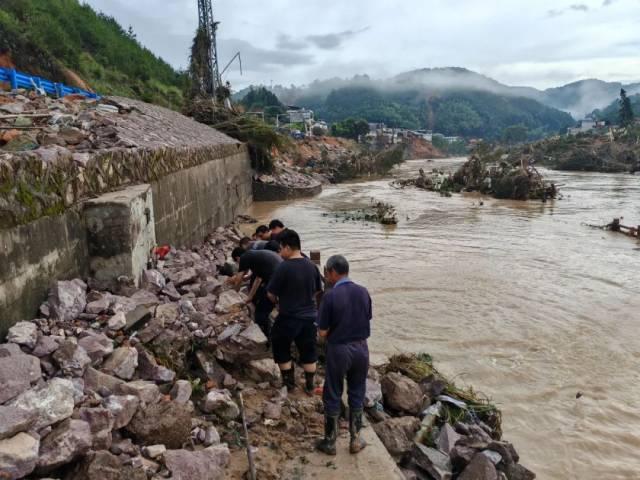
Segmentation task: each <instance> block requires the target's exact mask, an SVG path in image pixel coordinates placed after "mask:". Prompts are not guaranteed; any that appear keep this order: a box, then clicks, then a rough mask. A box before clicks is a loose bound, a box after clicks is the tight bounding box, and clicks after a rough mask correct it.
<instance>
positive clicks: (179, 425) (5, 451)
mask: <svg viewBox="0 0 640 480" xmlns="http://www.w3.org/2000/svg"><path fill="white" fill-rule="evenodd" d="M240 237H241V232H240V231H239V230H237V229H236V228H235V227H231V228H227V229H222V228H220V229H218V230H217V231H216V232H215V233H214V234H212V235H211V236H210V237H209V239H208V240H207V242H206V243H205V244H203V245H200V246H198V247H195V248H194V249H192V250H175V249H171V250H170V251H169V252H168V253H167V254H166V256H165V258H164V259H163V260H159V261H158V262H157V265H156V268H154V269H149V270H147V271H145V272H144V274H143V282H142V287H141V288H135V287H133V286H132V284H131V282H130V281H128V280H127V279H126V278H121V279H119V283H118V287H117V288H116V290H115V291H111V292H107V291H97V290H94V289H92V284H93V283H94V282H93V281H92V280H91V279H89V280H88V281H87V282H86V283H85V281H83V280H80V279H76V280H72V281H58V282H56V283H55V284H54V286H53V287H52V289H51V291H50V295H49V299H48V301H46V302H45V303H43V304H42V306H41V307H40V311H39V316H38V318H37V319H36V320H33V321H23V322H19V323H17V324H16V325H15V326H13V327H12V328H11V329H9V332H8V335H7V339H6V340H7V343H4V344H0V383H1V384H2V389H0V418H1V419H2V421H0V477H3V478H5V477H7V478H11V479H18V478H23V477H26V476H29V475H35V476H36V477H38V478H40V477H42V476H46V477H49V478H64V479H65V480H67V479H71V480H80V479H83V480H84V479H90V480H102V479H103V478H107V477H108V478H128V479H131V480H138V479H140V480H144V479H153V480H160V479H163V478H174V479H178V478H183V479H184V478H189V479H190V480H222V479H223V478H245V477H244V476H245V475H246V474H247V472H248V471H249V469H250V467H249V465H248V462H247V457H248V456H250V457H251V460H252V463H255V465H254V468H255V471H256V478H259V479H268V480H276V479H279V478H289V477H286V476H283V475H284V473H283V472H284V469H285V468H286V466H287V465H288V464H289V463H290V462H292V461H293V460H294V459H296V461H298V462H303V460H304V458H305V455H308V454H309V452H311V451H312V449H313V445H314V442H315V441H316V439H318V438H319V437H320V436H321V434H322V427H323V416H322V402H321V399H320V397H319V396H318V395H313V396H308V395H306V394H305V393H304V392H302V391H301V389H296V390H295V391H293V392H287V390H286V388H284V389H283V388H282V386H281V379H280V374H279V371H278V368H277V366H276V365H275V363H274V362H273V360H271V357H270V353H269V350H268V347H267V339H266V338H265V336H264V335H263V334H262V331H261V330H260V328H259V327H258V326H257V325H256V324H255V323H253V322H252V320H251V314H250V311H249V309H248V308H247V306H246V304H245V300H246V297H245V296H244V294H243V293H241V292H237V291H235V290H233V289H229V287H227V285H226V284H225V279H226V278H227V277H225V276H224V275H222V274H221V273H220V272H221V271H225V270H228V264H227V261H226V258H227V256H228V254H229V252H230V251H231V249H232V248H233V247H234V246H235V245H237V242H238V241H239V238H240ZM165 253H166V252H165ZM298 370H299V371H298V377H299V378H298V379H297V381H298V384H302V383H303V379H302V377H301V376H302V369H298ZM318 382H319V383H320V382H322V367H320V371H319V375H318ZM240 394H241V395H242V398H240ZM365 402H366V403H365V405H366V408H367V412H368V415H369V419H370V421H371V422H372V423H373V429H374V430H375V431H376V432H377V433H378V435H379V437H380V438H381V440H382V442H383V443H384V445H385V446H386V448H387V449H388V450H389V452H390V454H391V455H392V456H393V457H394V458H395V459H396V460H397V461H398V462H400V464H401V465H402V467H403V468H405V469H407V470H406V471H407V472H409V471H410V470H411V471H413V472H414V473H413V475H414V476H412V477H409V478H420V479H432V478H452V479H455V478H476V477H472V476H471V477H470V475H472V474H473V473H474V472H476V471H477V469H482V471H485V470H489V471H495V470H498V471H501V472H504V474H505V475H506V478H507V479H508V480H520V479H532V478H534V477H535V475H533V474H532V473H531V472H529V471H528V470H527V469H525V468H524V467H522V466H520V465H519V464H518V455H517V453H516V452H515V450H514V448H513V446H512V445H511V444H509V443H507V442H503V441H501V439H500V437H501V428H500V413H499V411H498V410H497V409H496V407H495V406H493V405H492V404H491V403H490V402H489V401H488V400H485V399H484V398H483V397H482V396H480V395H478V394H477V393H475V392H474V391H473V390H461V389H458V388H456V387H455V385H453V383H451V382H449V381H447V380H446V379H445V378H444V377H442V375H440V374H439V373H438V372H437V371H436V370H435V369H434V367H433V364H432V363H431V359H430V358H429V357H427V356H397V357H393V358H392V359H391V360H390V362H389V363H388V364H386V365H384V366H382V367H380V368H378V369H374V368H371V369H370V372H369V378H368V380H367V394H366V400H365ZM245 424H246V429H245V428H244V426H245ZM342 428H343V429H344V428H345V425H342ZM247 437H248V439H249V440H248V441H247ZM247 448H250V450H249V452H247ZM248 454H249V455H248ZM463 472H464V473H463ZM496 475H497V474H496V473H494V476H493V477H489V478H498V477H497V476H496ZM503 478H504V477H503Z"/></svg>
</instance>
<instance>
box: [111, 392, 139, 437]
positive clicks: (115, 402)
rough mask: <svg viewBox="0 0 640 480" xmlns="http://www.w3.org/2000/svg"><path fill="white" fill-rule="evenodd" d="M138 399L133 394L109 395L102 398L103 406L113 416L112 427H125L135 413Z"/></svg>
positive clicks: (116, 428) (115, 428)
mask: <svg viewBox="0 0 640 480" xmlns="http://www.w3.org/2000/svg"><path fill="white" fill-rule="evenodd" d="M138 405H140V399H138V397H136V396H135V395H111V396H109V397H107V398H106V399H105V400H104V406H105V408H106V409H107V410H109V411H110V412H111V415H112V416H113V429H114V430H118V429H120V428H122V427H126V426H127V425H129V422H131V419H132V418H133V416H134V415H135V414H136V411H137V410H138Z"/></svg>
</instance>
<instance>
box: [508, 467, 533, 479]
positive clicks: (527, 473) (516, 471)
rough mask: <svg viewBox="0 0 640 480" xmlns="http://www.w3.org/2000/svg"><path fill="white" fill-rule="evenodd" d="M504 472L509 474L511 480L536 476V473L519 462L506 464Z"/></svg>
mask: <svg viewBox="0 0 640 480" xmlns="http://www.w3.org/2000/svg"><path fill="white" fill-rule="evenodd" d="M501 468H502V467H501ZM504 473H505V474H506V475H507V478H508V479H509V480H534V479H535V478H536V474H535V473H533V472H532V471H531V470H528V469H527V468H525V467H523V466H522V465H520V464H519V463H511V464H508V465H505V467H504Z"/></svg>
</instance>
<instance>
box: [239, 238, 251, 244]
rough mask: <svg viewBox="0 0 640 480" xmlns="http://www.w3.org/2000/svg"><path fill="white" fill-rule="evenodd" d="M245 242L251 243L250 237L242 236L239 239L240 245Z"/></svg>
mask: <svg viewBox="0 0 640 480" xmlns="http://www.w3.org/2000/svg"><path fill="white" fill-rule="evenodd" d="M247 242H249V243H251V239H250V238H249V237H242V238H241V239H240V245H242V244H243V243H247Z"/></svg>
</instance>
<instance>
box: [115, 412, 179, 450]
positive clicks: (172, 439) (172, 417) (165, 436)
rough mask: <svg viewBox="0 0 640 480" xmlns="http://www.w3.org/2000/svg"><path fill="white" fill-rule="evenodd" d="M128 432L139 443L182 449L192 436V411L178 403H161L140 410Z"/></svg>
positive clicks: (127, 428) (129, 425)
mask: <svg viewBox="0 0 640 480" xmlns="http://www.w3.org/2000/svg"><path fill="white" fill-rule="evenodd" d="M126 431H127V432H128V433H129V434H130V435H131V436H132V437H133V438H135V439H136V440H137V441H138V442H139V443H143V444H145V445H155V444H162V445H166V446H167V448H182V446H183V444H184V443H186V442H188V441H189V437H190V436H191V409H190V408H188V407H187V406H186V405H183V404H180V403H177V402H161V403H156V404H155V405H151V406H148V407H147V408H145V409H140V410H139V411H138V413H136V415H135V416H134V417H133V419H132V420H131V422H130V423H129V424H128V425H127V427H126Z"/></svg>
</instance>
